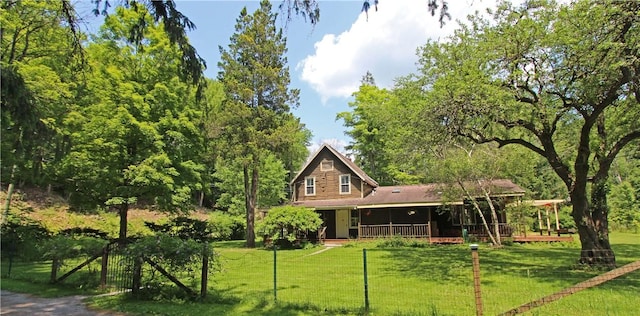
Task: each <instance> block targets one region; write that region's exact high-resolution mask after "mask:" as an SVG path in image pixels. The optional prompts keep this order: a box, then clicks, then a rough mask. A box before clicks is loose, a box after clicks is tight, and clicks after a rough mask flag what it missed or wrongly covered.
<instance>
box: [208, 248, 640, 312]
mask: <svg viewBox="0 0 640 316" xmlns="http://www.w3.org/2000/svg"><path fill="white" fill-rule="evenodd" d="M220 253H221V260H222V261H223V262H222V266H223V271H222V272H221V273H220V274H219V275H217V276H214V279H216V281H215V282H214V283H215V285H214V287H215V290H216V291H219V292H220V293H226V294H229V295H235V296H242V297H243V298H245V299H246V298H250V297H254V298H262V299H265V300H273V301H275V302H277V303H278V304H288V305H292V306H297V307H300V308H305V309H307V310H317V311H322V312H326V313H328V314H336V315H339V314H364V313H366V312H370V313H371V314H373V315H474V314H475V315H483V314H484V315H499V314H504V315H517V314H525V315H581V316H584V315H634V314H637V313H638V312H637V311H638V310H640V261H637V260H640V249H637V248H635V249H634V248H629V249H626V250H625V251H619V252H617V253H618V258H617V261H618V267H619V268H618V269H616V270H613V271H609V270H608V269H607V270H600V269H593V268H589V267H588V266H582V265H579V264H577V263H576V262H577V259H578V258H577V257H578V256H579V251H578V252H576V249H575V248H567V247H562V246H556V247H540V248H539V249H536V248H525V247H522V248H519V247H507V248H502V249H494V248H490V247H488V246H481V247H480V248H479V249H478V250H477V251H475V252H474V251H472V250H470V248H469V245H466V246H452V245H448V246H427V247H423V248H412V247H397V248H377V247H368V246H366V245H365V246H361V245H355V246H350V245H346V246H341V247H319V248H314V249H307V250H295V251H293V250H278V251H274V250H262V251H257V252H256V251H253V252H251V251H238V252H229V251H221V252H220ZM474 253H475V255H477V261H476V266H475V270H476V271H475V273H474V260H473V255H474ZM594 280H595V281H594Z"/></svg>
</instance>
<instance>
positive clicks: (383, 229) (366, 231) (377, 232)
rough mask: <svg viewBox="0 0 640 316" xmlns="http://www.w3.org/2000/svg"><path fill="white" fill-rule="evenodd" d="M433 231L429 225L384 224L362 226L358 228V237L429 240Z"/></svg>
mask: <svg viewBox="0 0 640 316" xmlns="http://www.w3.org/2000/svg"><path fill="white" fill-rule="evenodd" d="M430 232H431V230H430V228H429V224H428V223H427V224H393V223H389V224H384V225H360V226H358V236H359V237H360V238H376V237H392V236H401V237H411V238H427V237H429V236H430V235H431V234H430Z"/></svg>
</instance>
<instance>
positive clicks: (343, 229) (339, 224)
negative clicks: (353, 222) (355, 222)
mask: <svg viewBox="0 0 640 316" xmlns="http://www.w3.org/2000/svg"><path fill="white" fill-rule="evenodd" d="M336 238H349V210H336Z"/></svg>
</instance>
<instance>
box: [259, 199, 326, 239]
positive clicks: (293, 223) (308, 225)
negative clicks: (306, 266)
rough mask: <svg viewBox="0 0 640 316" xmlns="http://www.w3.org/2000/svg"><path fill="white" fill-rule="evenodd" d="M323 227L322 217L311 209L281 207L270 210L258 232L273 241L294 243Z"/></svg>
mask: <svg viewBox="0 0 640 316" xmlns="http://www.w3.org/2000/svg"><path fill="white" fill-rule="evenodd" d="M320 225H322V220H321V219H320V215H319V214H318V213H316V212H314V211H313V210H311V209H308V208H305V207H299V206H290V205H287V206H279V207H274V208H272V209H270V210H269V212H268V213H267V216H265V218H264V219H263V220H262V221H261V222H259V223H258V225H257V226H258V232H259V233H260V234H261V235H263V236H265V237H267V238H269V239H271V240H279V239H284V240H287V241H289V242H294V241H296V240H297V239H299V238H301V237H304V236H305V235H306V233H307V232H308V231H314V232H315V231H317V230H318V228H320Z"/></svg>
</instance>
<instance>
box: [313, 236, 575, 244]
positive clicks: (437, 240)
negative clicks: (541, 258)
mask: <svg viewBox="0 0 640 316" xmlns="http://www.w3.org/2000/svg"><path fill="white" fill-rule="evenodd" d="M381 238H383V237H381ZM407 238H410V237H407ZM375 239H377V238H359V239H357V240H359V241H365V240H368V241H370V240H375ZM412 239H416V240H420V241H425V242H429V243H432V244H463V243H464V239H462V237H431V238H412ZM479 239H480V241H481V242H488V238H487V237H484V238H483V237H480V238H479ZM504 239H506V240H513V242H518V243H528V242H573V241H575V239H574V238H573V236H546V235H545V236H540V235H530V236H526V237H525V236H513V237H505V238H504ZM349 241H354V239H326V240H325V241H324V243H325V244H331V245H342V244H344V243H347V242H349Z"/></svg>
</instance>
